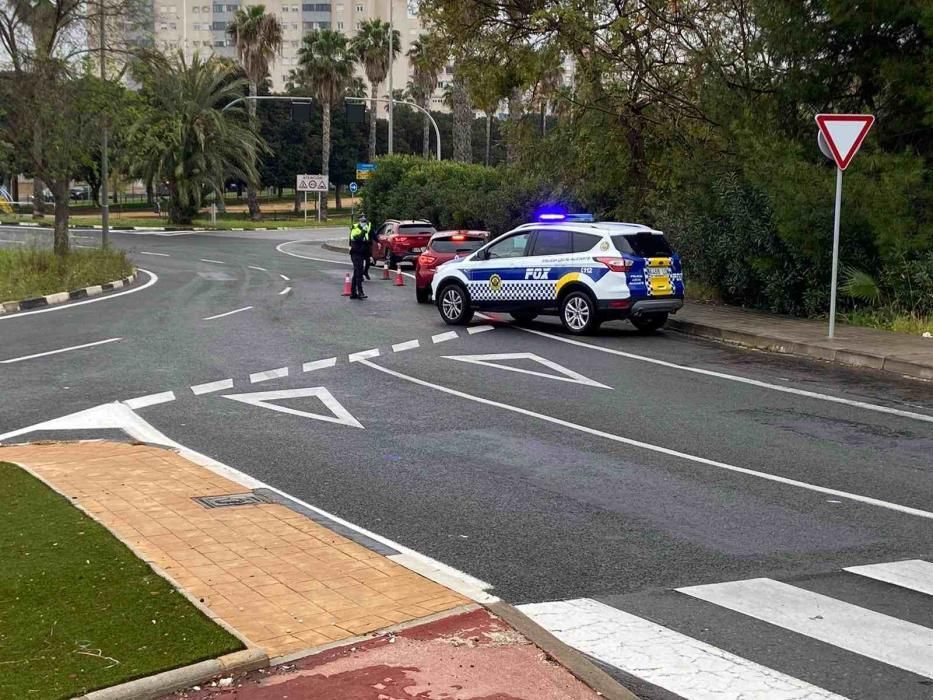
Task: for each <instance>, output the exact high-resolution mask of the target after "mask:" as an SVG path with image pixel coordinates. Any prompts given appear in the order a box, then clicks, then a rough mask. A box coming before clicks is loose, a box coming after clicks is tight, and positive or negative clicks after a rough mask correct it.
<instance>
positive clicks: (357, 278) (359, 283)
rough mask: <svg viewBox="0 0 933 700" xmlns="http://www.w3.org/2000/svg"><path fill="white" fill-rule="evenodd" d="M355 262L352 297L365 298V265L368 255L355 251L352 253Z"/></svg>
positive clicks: (351, 286)
mask: <svg viewBox="0 0 933 700" xmlns="http://www.w3.org/2000/svg"><path fill="white" fill-rule="evenodd" d="M350 260H352V261H353V278H352V279H351V280H350V296H351V297H361V296H363V264H364V263H365V262H366V253H364V252H362V251H360V252H356V251H353V252H351V253H350Z"/></svg>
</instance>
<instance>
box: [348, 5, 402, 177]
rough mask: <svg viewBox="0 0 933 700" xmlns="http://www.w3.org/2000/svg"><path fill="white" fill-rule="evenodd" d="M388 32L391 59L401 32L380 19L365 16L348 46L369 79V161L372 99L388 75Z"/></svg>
mask: <svg viewBox="0 0 933 700" xmlns="http://www.w3.org/2000/svg"><path fill="white" fill-rule="evenodd" d="M390 29H391V31H392V61H395V57H396V56H398V54H399V51H400V50H401V46H399V43H400V42H401V35H400V34H399V32H398V30H397V29H392V28H391V25H390V24H389V23H388V22H383V21H382V20H381V19H377V18H374V19H368V20H366V21H364V22H362V23H361V24H360V28H359V31H357V33H356V36H355V37H353V41H351V42H350V48H351V50H352V51H353V53H354V54H356V57H357V59H358V60H359V62H360V63H361V64H362V65H363V71H364V72H365V73H366V79H367V80H368V81H369V86H370V90H371V97H372V101H371V104H370V110H369V162H370V163H372V162H373V161H374V160H375V159H376V98H377V97H378V96H379V85H380V84H381V83H382V81H383V80H385V79H386V76H387V75H388V74H389V70H390V68H391V66H390V61H389V31H390Z"/></svg>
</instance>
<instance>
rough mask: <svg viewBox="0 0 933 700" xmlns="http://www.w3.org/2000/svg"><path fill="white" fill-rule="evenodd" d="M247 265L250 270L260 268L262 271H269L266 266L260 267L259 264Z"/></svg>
mask: <svg viewBox="0 0 933 700" xmlns="http://www.w3.org/2000/svg"><path fill="white" fill-rule="evenodd" d="M246 267H248V268H249V269H250V270H259V271H260V272H268V270H267V269H266V268H264V267H259V265H247V266H246Z"/></svg>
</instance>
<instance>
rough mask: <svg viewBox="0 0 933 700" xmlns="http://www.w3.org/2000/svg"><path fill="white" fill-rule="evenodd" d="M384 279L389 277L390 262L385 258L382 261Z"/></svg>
mask: <svg viewBox="0 0 933 700" xmlns="http://www.w3.org/2000/svg"><path fill="white" fill-rule="evenodd" d="M382 279H384V280H387V279H389V263H387V262H386V261H385V260H383V261H382Z"/></svg>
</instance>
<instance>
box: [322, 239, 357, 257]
mask: <svg viewBox="0 0 933 700" xmlns="http://www.w3.org/2000/svg"><path fill="white" fill-rule="evenodd" d="M321 247H322V248H323V249H324V250H329V251H330V252H331V253H343V254H345V255H349V254H350V248H348V247H345V246H343V247H342V246H339V245H334V244H333V243H328V242H327V241H324V242H323V243H321Z"/></svg>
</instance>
